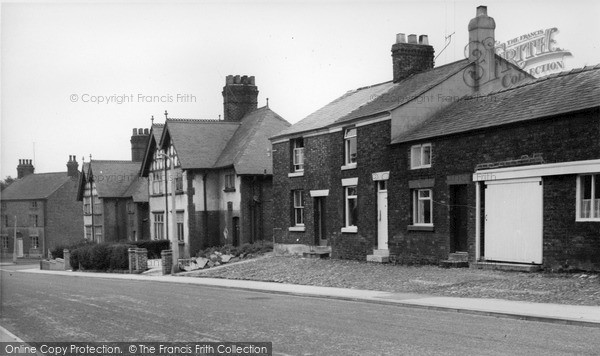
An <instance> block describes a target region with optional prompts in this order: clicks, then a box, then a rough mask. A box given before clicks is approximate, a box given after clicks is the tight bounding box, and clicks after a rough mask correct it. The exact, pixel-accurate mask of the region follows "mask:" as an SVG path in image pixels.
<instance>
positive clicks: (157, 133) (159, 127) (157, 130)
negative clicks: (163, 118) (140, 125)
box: [151, 124, 165, 142]
mask: <svg viewBox="0 0 600 356" xmlns="http://www.w3.org/2000/svg"><path fill="white" fill-rule="evenodd" d="M164 128H165V125H164V124H152V132H151V133H152V135H153V136H154V140H155V141H156V142H160V137H161V136H162V132H163V129H164Z"/></svg>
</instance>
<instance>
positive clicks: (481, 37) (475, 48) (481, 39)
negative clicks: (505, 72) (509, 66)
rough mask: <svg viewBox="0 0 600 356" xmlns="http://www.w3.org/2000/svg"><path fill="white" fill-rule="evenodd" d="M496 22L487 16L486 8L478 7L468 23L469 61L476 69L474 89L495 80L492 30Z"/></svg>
mask: <svg viewBox="0 0 600 356" xmlns="http://www.w3.org/2000/svg"><path fill="white" fill-rule="evenodd" d="M495 29H496V22H495V21H494V19H493V18H492V17H489V16H488V15H487V6H478V7H477V12H476V16H475V18H473V19H472V20H471V21H470V22H469V46H468V49H469V53H468V58H469V61H472V62H476V63H477V65H478V68H476V70H475V73H477V76H476V78H473V79H474V85H475V87H476V88H478V87H479V85H480V84H483V83H487V82H489V81H491V80H492V79H494V78H495V72H496V57H495V49H494V46H495V44H496V40H495V37H494V30H495Z"/></svg>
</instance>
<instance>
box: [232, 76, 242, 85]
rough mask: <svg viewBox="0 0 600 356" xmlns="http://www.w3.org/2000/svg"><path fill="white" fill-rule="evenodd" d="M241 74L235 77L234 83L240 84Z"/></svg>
mask: <svg viewBox="0 0 600 356" xmlns="http://www.w3.org/2000/svg"><path fill="white" fill-rule="evenodd" d="M240 79H241V78H240V76H239V75H236V76H235V77H233V84H240Z"/></svg>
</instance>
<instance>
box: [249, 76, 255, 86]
mask: <svg viewBox="0 0 600 356" xmlns="http://www.w3.org/2000/svg"><path fill="white" fill-rule="evenodd" d="M248 79H250V83H249V84H250V85H256V84H255V80H254V76H253V75H251V76H250V77H248Z"/></svg>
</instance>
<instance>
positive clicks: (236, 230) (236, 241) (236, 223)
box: [233, 216, 240, 246]
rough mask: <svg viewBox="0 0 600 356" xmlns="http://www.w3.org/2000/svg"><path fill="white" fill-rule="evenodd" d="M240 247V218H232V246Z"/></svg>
mask: <svg viewBox="0 0 600 356" xmlns="http://www.w3.org/2000/svg"><path fill="white" fill-rule="evenodd" d="M239 245H240V218H239V217H237V216H236V217H234V218H233V246H239Z"/></svg>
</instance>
